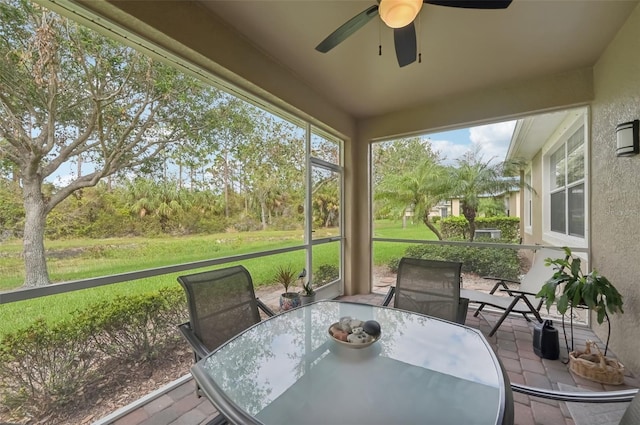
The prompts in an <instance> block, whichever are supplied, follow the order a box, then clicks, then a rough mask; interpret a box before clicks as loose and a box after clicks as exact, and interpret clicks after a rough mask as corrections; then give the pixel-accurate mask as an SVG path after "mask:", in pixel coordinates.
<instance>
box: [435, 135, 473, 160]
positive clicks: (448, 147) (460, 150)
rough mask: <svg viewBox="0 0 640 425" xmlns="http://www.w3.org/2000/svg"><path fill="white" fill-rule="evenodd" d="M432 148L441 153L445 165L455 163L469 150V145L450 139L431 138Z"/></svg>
mask: <svg viewBox="0 0 640 425" xmlns="http://www.w3.org/2000/svg"><path fill="white" fill-rule="evenodd" d="M430 142H431V148H432V149H433V150H434V151H437V152H439V153H440V159H441V160H442V163H443V164H445V165H454V164H455V163H456V159H458V158H460V157H461V156H462V155H464V154H465V153H466V152H467V151H468V150H469V145H461V144H458V143H454V142H452V141H450V140H430Z"/></svg>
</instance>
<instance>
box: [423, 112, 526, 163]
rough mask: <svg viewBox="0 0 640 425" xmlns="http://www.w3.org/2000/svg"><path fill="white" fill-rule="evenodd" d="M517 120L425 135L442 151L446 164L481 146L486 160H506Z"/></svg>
mask: <svg viewBox="0 0 640 425" xmlns="http://www.w3.org/2000/svg"><path fill="white" fill-rule="evenodd" d="M515 125H516V121H506V122H501V123H497V124H487V125H481V126H476V127H470V128H464V129H460V130H452V131H444V132H441V133H429V134H425V135H424V137H425V138H428V139H430V140H431V146H432V147H433V149H434V150H436V151H438V152H440V155H441V157H442V158H443V162H444V163H445V164H451V165H453V164H455V160H456V159H457V158H459V157H460V156H462V155H463V154H464V153H465V152H467V151H469V150H473V149H474V148H475V147H476V146H477V147H479V149H480V153H481V154H482V156H483V159H484V160H485V161H488V160H489V159H491V158H494V157H495V159H494V161H497V162H500V161H504V157H505V156H506V154H507V149H508V148H509V142H510V141H511V135H512V134H513V128H514V127H515Z"/></svg>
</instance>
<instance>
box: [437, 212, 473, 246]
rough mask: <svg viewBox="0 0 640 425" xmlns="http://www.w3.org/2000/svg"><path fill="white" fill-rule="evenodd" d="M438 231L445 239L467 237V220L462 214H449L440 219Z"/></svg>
mask: <svg viewBox="0 0 640 425" xmlns="http://www.w3.org/2000/svg"><path fill="white" fill-rule="evenodd" d="M440 233H441V234H442V237H443V238H444V239H447V240H455V239H469V222H468V221H467V219H466V218H464V217H463V216H450V217H446V218H443V219H442V220H440Z"/></svg>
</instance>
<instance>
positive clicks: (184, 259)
mask: <svg viewBox="0 0 640 425" xmlns="http://www.w3.org/2000/svg"><path fill="white" fill-rule="evenodd" d="M331 231H332V230H331V229H322V230H319V233H318V232H317V233H315V235H316V236H323V232H331ZM375 235H376V236H377V237H389V238H411V239H421V238H422V239H435V235H433V234H432V233H431V232H430V231H429V230H428V229H427V228H426V227H425V226H411V227H407V228H405V229H403V228H402V226H401V223H400V222H398V223H393V222H388V221H383V222H379V223H376V230H375ZM302 241H303V235H302V231H300V230H296V231H265V232H243V233H220V234H212V235H199V236H189V237H158V238H113V239H102V240H93V239H91V240H90V239H82V240H78V239H75V240H64V241H48V242H47V243H46V248H47V252H48V266H49V272H50V276H51V279H52V280H53V281H54V282H65V281H72V280H78V279H85V278H90V277H98V276H105V275H112V274H118V273H124V272H130V271H136V270H144V269H150V268H155V267H161V266H167V265H173V264H181V263H188V262H193V261H198V260H205V259H211V258H221V257H228V256H233V255H239V254H245V253H250V252H259V251H266V250H271V249H277V248H283V247H291V246H296V245H301V244H302ZM407 246H408V245H407V244H403V243H388V242H376V244H375V246H374V264H376V265H384V264H386V263H387V262H388V261H389V260H390V259H391V258H394V257H401V256H402V254H403V253H404V250H405V249H406V247H407ZM21 251H22V245H21V241H9V242H5V243H3V244H2V246H1V247H0V276H1V277H2V279H1V280H0V290H10V289H15V288H18V287H19V286H20V285H21V284H22V281H23V279H24V269H23V268H24V265H23V263H22V259H21V257H20V254H21ZM313 257H314V270H317V268H318V267H319V266H320V265H323V264H330V265H337V264H338V261H339V244H338V243H337V242H336V243H328V244H323V245H317V246H315V247H314V248H313ZM304 262H305V252H304V250H300V251H294V252H290V253H286V254H278V255H274V256H269V257H262V258H257V259H252V260H245V261H242V265H244V266H245V267H246V268H247V269H248V270H249V272H250V273H251V276H252V278H253V280H254V284H255V286H258V287H259V286H263V285H270V284H273V283H274V279H273V276H274V274H275V270H276V267H277V266H278V265H291V267H292V268H293V269H294V270H295V271H296V272H297V271H298V270H302V267H303V266H304ZM228 265H229V264H227V265H224V266H220V267H227V266H228ZM194 272H196V271H189V272H183V273H185V274H186V273H194ZM178 275H180V273H175V274H170V275H163V276H157V277H152V278H146V279H138V280H135V281H129V282H123V283H118V284H113V285H106V286H102V287H98V288H91V289H86V290H80V291H73V292H69V293H65V294H59V295H52V296H48V297H42V298H38V299H33V300H27V301H20V302H15V303H10V304H3V305H0V336H1V335H3V334H5V333H7V332H8V331H10V330H12V329H16V328H18V327H23V326H27V325H28V324H30V323H32V321H33V320H35V319H36V318H38V317H43V318H45V320H48V321H57V320H61V319H63V318H65V317H68V315H69V313H70V312H72V311H74V310H77V309H81V308H83V307H85V306H88V305H90V304H92V303H95V302H98V301H102V300H105V299H109V298H113V297H115V296H117V295H126V294H139V293H144V292H149V291H152V290H157V289H159V288H162V287H167V286H172V285H178V283H177V281H176V278H177V276H178Z"/></svg>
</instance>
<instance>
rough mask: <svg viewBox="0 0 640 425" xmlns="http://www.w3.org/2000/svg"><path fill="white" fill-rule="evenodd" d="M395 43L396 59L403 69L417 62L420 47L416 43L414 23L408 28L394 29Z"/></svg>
mask: <svg viewBox="0 0 640 425" xmlns="http://www.w3.org/2000/svg"><path fill="white" fill-rule="evenodd" d="M393 42H394V44H395V45H396V57H397V58H398V65H400V67H401V68H402V67H403V66H405V65H409V64H410V63H413V62H415V61H416V52H417V51H418V46H417V43H416V27H415V26H414V25H413V22H411V23H410V24H409V25H407V26H406V27H403V28H396V29H394V30H393Z"/></svg>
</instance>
